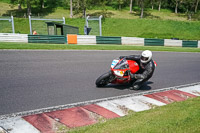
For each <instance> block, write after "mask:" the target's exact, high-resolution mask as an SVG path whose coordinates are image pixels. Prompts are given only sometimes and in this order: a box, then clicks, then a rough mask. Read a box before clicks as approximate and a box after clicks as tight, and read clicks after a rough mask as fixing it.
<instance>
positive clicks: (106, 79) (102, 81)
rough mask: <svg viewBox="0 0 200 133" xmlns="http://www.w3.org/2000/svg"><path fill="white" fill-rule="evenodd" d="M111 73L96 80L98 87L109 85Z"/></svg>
mask: <svg viewBox="0 0 200 133" xmlns="http://www.w3.org/2000/svg"><path fill="white" fill-rule="evenodd" d="M110 76H111V72H107V73H104V74H103V75H101V76H100V77H99V78H98V79H97V80H96V86H97V87H104V86H106V85H107V84H108V83H109V79H110Z"/></svg>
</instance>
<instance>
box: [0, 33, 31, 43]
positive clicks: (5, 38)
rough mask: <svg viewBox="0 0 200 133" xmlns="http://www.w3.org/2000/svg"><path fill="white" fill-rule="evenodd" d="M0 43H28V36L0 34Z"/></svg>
mask: <svg viewBox="0 0 200 133" xmlns="http://www.w3.org/2000/svg"><path fill="white" fill-rule="evenodd" d="M0 42H24V43H27V42H28V34H12V33H0Z"/></svg>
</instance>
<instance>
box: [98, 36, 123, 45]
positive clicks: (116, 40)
mask: <svg viewBox="0 0 200 133" xmlns="http://www.w3.org/2000/svg"><path fill="white" fill-rule="evenodd" d="M96 42H97V44H119V45H121V44H122V43H121V37H108V36H96Z"/></svg>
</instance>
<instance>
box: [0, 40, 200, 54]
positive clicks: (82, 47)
mask: <svg viewBox="0 0 200 133" xmlns="http://www.w3.org/2000/svg"><path fill="white" fill-rule="evenodd" d="M0 49H35V50H37V49H44V50H146V49H149V50H152V51H171V52H200V49H199V48H180V47H162V46H124V45H67V44H44V43H41V44H40V43H4V42H0Z"/></svg>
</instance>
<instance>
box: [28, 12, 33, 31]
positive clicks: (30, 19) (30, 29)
mask: <svg viewBox="0 0 200 133" xmlns="http://www.w3.org/2000/svg"><path fill="white" fill-rule="evenodd" d="M28 17H29V27H30V35H32V25H31V16H30V15H29V16H28Z"/></svg>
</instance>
